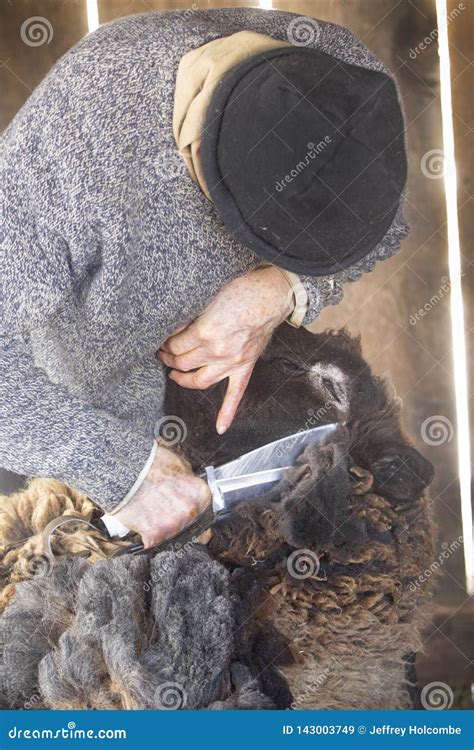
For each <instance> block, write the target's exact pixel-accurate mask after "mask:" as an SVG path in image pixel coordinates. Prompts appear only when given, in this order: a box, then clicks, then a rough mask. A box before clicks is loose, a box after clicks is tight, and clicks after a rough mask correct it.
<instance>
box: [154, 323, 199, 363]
mask: <svg viewBox="0 0 474 750" xmlns="http://www.w3.org/2000/svg"><path fill="white" fill-rule="evenodd" d="M197 321H198V319H196V320H195V321H193V322H192V323H191V324H190V325H188V326H186V327H185V328H183V329H178V333H174V334H173V335H172V336H170V337H169V339H167V340H166V341H165V343H164V344H162V345H161V347H160V349H162V350H163V351H164V352H168V353H169V354H174V355H178V354H185V353H186V352H189V351H190V350H191V349H195V348H196V347H197V346H199V344H200V335H199V329H198V325H197Z"/></svg>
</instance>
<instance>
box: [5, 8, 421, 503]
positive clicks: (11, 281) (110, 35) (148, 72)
mask: <svg viewBox="0 0 474 750" xmlns="http://www.w3.org/2000/svg"><path fill="white" fill-rule="evenodd" d="M294 18H295V16H294V15H293V14H288V13H279V12H273V11H259V10H248V9H245V10H240V9H239V10H236V9H231V10H204V11H199V10H196V11H184V12H173V13H146V14H141V15H136V16H129V17H126V18H123V19H119V20H117V21H114V22H113V23H111V24H108V25H106V26H102V27H101V28H99V29H98V30H97V31H96V32H94V33H93V34H91V35H90V36H87V37H86V38H85V39H83V40H82V41H81V42H80V43H79V44H78V45H76V47H74V48H73V49H72V50H70V51H69V52H68V53H67V54H66V55H65V56H64V57H63V58H62V59H61V60H59V62H58V63H57V64H56V65H55V66H54V68H53V69H52V70H51V72H50V73H49V75H48V76H47V77H46V78H45V80H44V81H43V82H42V83H41V84H40V85H39V86H38V88H37V89H36V90H35V91H34V93H33V94H32V96H31V97H30V98H29V100H28V101H27V102H26V104H25V105H24V107H23V108H22V109H21V110H20V112H19V113H18V114H17V116H16V117H15V119H14V120H13V122H12V123H11V125H10V127H9V128H8V129H7V131H6V133H5V134H4V137H3V143H2V146H3V148H2V163H1V175H0V183H1V188H0V189H1V202H0V205H1V210H2V218H1V227H2V229H1V268H0V285H1V288H0V337H1V338H0V373H1V375H0V405H1V406H0V409H1V411H0V424H1V441H0V464H1V465H2V466H4V467H5V468H9V469H11V470H13V471H16V472H19V473H24V474H28V475H37V476H52V477H56V478H58V479H60V480H62V481H64V482H66V483H67V484H69V485H70V486H72V487H76V488H78V489H80V490H82V491H83V492H85V493H87V494H88V495H89V496H90V497H91V498H93V499H94V500H95V501H96V502H97V503H99V505H101V506H102V507H103V508H104V510H108V511H110V510H112V509H113V508H114V507H116V506H117V505H118V504H119V503H120V502H121V501H122V499H123V498H124V497H125V496H126V495H127V493H128V492H129V491H130V488H131V487H132V486H133V484H134V482H135V480H136V478H137V477H138V476H139V474H140V472H141V471H142V469H143V467H144V465H145V463H146V461H147V459H148V457H149V455H150V451H151V447H152V444H153V436H154V430H155V424H156V421H157V419H158V418H159V417H160V416H161V415H162V408H163V397H164V389H165V382H166V381H165V372H164V369H163V367H162V365H161V364H160V362H159V361H158V360H157V359H156V357H155V352H156V350H157V349H158V348H159V346H160V344H161V343H162V342H163V341H164V340H165V339H166V338H167V337H168V336H169V335H170V334H171V333H172V332H173V330H174V329H176V328H177V327H178V326H179V325H180V324H182V323H184V322H185V321H189V320H191V319H193V318H194V317H195V316H196V315H197V314H198V313H199V312H200V311H201V310H203V308H204V307H205V306H206V305H207V304H208V303H209V301H210V299H211V298H212V297H213V296H214V295H215V294H216V293H217V292H218V290H219V289H220V288H221V287H222V286H223V285H224V284H225V283H227V282H228V281H229V280H231V279H233V278H235V277H236V276H238V275H240V274H242V273H244V272H246V271H248V270H250V269H252V268H255V267H256V266H257V265H258V263H259V262H260V261H259V259H258V258H257V257H256V256H255V255H254V254H253V253H252V252H251V251H249V250H248V249H247V248H245V247H243V246H242V245H240V244H238V243H237V242H235V241H234V240H233V239H232V237H231V236H230V235H229V233H228V231H227V230H226V227H225V226H224V224H223V222H222V221H221V219H220V218H219V215H218V214H217V212H216V210H215V208H214V206H213V205H212V204H211V203H210V202H209V201H208V200H207V199H206V198H205V196H204V195H203V194H202V193H201V191H200V190H199V188H198V187H197V185H196V184H195V183H194V182H193V180H192V179H191V177H190V176H189V174H188V173H187V171H186V168H185V166H184V163H183V162H182V160H181V157H180V156H179V154H178V152H177V149H176V147H175V143H174V140H173V134H172V127H171V122H172V110H173V95H174V84H175V77H176V71H177V67H178V63H179V60H180V58H181V56H182V55H183V54H184V53H185V52H187V51H188V50H190V49H192V48H195V47H198V46H200V45H202V44H205V43H206V42H208V41H210V40H212V39H215V38H217V37H222V36H227V35H229V34H233V33H235V32H237V31H241V30H242V29H250V30H253V31H257V32H260V33H265V34H269V35H271V36H273V37H275V38H278V39H285V40H286V39H287V38H288V36H287V35H288V29H289V24H290V22H291V21H292V20H293V19H294ZM314 45H315V46H317V47H318V48H320V49H322V50H324V51H326V52H329V53H331V54H333V55H335V56H336V57H338V58H340V59H343V60H346V61H348V62H351V63H354V64H359V65H363V66H365V67H370V68H374V69H378V70H384V67H383V66H382V64H381V63H380V61H378V60H377V59H376V58H375V57H374V56H373V55H372V54H371V53H370V52H369V51H368V50H367V49H366V48H365V47H364V46H363V45H362V44H361V43H360V42H359V41H358V40H357V39H356V38H355V37H354V35H353V34H352V33H351V32H350V31H348V30H347V29H343V28H340V27H338V26H334V25H332V24H327V23H323V22H319V27H318V34H316V35H315V41H314ZM406 233H407V227H406V224H405V222H404V220H403V216H402V213H401V209H400V211H399V214H398V216H397V218H396V220H395V222H394V224H393V226H392V227H391V229H390V231H389V232H388V234H387V236H386V237H385V238H384V240H383V241H382V242H381V243H380V245H379V246H378V247H377V248H376V249H375V250H374V251H372V252H371V253H370V255H368V256H367V258H365V259H364V260H363V261H361V262H360V263H358V264H357V266H354V267H353V268H351V269H349V270H348V271H346V272H344V273H342V274H339V275H338V276H337V277H334V278H331V279H310V278H303V281H304V284H305V286H306V288H307V291H308V295H309V300H310V307H309V311H308V315H307V317H306V319H305V322H306V323H308V322H310V321H311V320H313V319H314V318H316V317H317V315H318V314H319V312H320V310H321V308H322V307H323V306H324V305H327V304H329V303H331V302H335V301H338V299H339V298H340V296H341V288H342V283H344V282H345V281H348V280H355V279H357V278H358V277H359V276H360V275H361V274H362V273H363V272H365V271H368V270H371V269H372V268H373V266H374V264H375V262H376V260H378V259H383V258H387V257H388V256H390V255H392V254H393V253H394V252H395V251H396V250H397V249H398V247H399V244H400V240H401V239H402V238H403V237H404V236H405V235H406Z"/></svg>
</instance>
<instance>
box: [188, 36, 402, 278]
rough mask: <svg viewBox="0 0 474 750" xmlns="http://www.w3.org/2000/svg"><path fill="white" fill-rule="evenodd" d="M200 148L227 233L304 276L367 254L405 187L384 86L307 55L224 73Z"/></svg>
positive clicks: (275, 57) (383, 79)
mask: <svg viewBox="0 0 474 750" xmlns="http://www.w3.org/2000/svg"><path fill="white" fill-rule="evenodd" d="M201 142H202V145H201V159H202V169H203V173H204V178H205V181H206V185H207V188H208V190H209V192H210V195H211V198H212V200H213V201H214V203H215V205H216V208H217V210H218V211H219V213H220V215H221V216H222V219H223V220H224V222H225V224H226V225H227V227H228V228H229V230H230V232H231V233H232V234H233V236H234V237H235V238H236V239H237V240H238V241H239V242H241V243H242V244H244V245H246V246H247V247H249V248H250V249H252V250H253V251H254V252H255V253H256V254H257V255H259V256H260V257H262V258H263V259H265V260H268V261H271V262H272V263H275V264H276V265H279V266H282V267H283V268H286V269H288V270H290V271H294V272H295V273H300V274H307V275H310V276H324V275H326V274H332V273H337V272H338V271H341V270H343V269H345V268H347V267H348V266H351V265H353V264H354V263H355V262H357V261H358V260H360V259H361V258H363V257H364V256H365V255H367V253H369V252H370V251H371V250H372V249H373V248H374V247H375V246H376V245H377V244H378V242H379V241H380V240H381V239H382V238H383V236H384V235H385V234H386V232H387V231H388V229H389V227H390V225H391V224H392V221H393V219H394V217H395V214H396V212H397V208H398V205H399V202H400V198H401V195H402V193H403V189H404V185H405V180H406V171H407V166H406V153H405V138H404V123H403V114H402V111H401V107H400V103H399V100H398V96H397V90H396V87H395V84H394V82H393V80H392V79H391V78H390V77H389V76H387V75H386V74H385V73H382V72H378V71H373V70H368V69H367V68H363V67H359V66H357V65H350V64H348V63H344V62H342V61H340V60H337V59H336V58H334V57H332V56H331V55H328V54H326V53H324V52H320V51H318V50H315V49H310V48H302V47H287V48H286V47H285V48H281V49H276V50H271V51H268V52H265V53H263V54H259V55H255V56H254V57H251V58H249V59H248V60H246V61H245V62H244V63H242V64H240V65H238V66H236V67H234V68H232V69H231V70H230V71H229V72H228V73H227V74H226V75H225V76H224V77H223V78H222V80H221V81H220V83H219V85H218V86H217V88H216V90H215V92H214V95H213V97H212V100H211V103H210V105H209V107H208V110H207V113H206V118H205V123H204V129H203V133H202V138H201Z"/></svg>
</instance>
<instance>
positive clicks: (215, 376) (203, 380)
mask: <svg viewBox="0 0 474 750" xmlns="http://www.w3.org/2000/svg"><path fill="white" fill-rule="evenodd" d="M228 374H229V367H228V366H226V367H222V366H218V365H206V366H205V367H200V368H199V370H195V371H194V372H180V371H179V370H172V371H171V372H170V374H169V377H170V378H171V380H174V382H175V383H177V384H178V385H180V386H181V387H182V388H193V389H195V390H199V391H202V390H205V389H206V388H210V387H211V385H214V383H218V382H219V381H220V380H224V378H226V377H227V375H228Z"/></svg>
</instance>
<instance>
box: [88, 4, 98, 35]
mask: <svg viewBox="0 0 474 750" xmlns="http://www.w3.org/2000/svg"><path fill="white" fill-rule="evenodd" d="M97 3H98V0H87V25H88V27H89V34H90V33H91V31H95V29H97V28H98V27H99V8H98V5H97Z"/></svg>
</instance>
